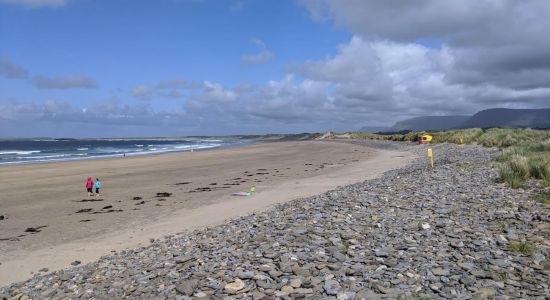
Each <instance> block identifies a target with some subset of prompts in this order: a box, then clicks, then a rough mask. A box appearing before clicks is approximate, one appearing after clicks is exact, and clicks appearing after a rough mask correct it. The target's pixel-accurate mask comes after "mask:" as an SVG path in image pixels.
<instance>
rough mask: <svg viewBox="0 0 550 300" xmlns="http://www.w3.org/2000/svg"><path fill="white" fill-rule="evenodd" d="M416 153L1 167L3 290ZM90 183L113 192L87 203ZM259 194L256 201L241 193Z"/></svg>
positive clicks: (256, 151)
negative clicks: (42, 271) (41, 271)
mask: <svg viewBox="0 0 550 300" xmlns="http://www.w3.org/2000/svg"><path fill="white" fill-rule="evenodd" d="M409 159H410V155H409V154H407V153H402V152H396V151H381V150H374V149H370V148H367V147H363V146H357V145H352V144H347V143H335V142H321V141H304V142H277V143H268V144H256V145H252V146H247V147H242V148H230V149H218V150H209V151H200V152H194V153H189V152H186V153H183V152H182V153H171V154H164V155H154V156H144V157H126V158H119V159H104V160H88V161H73V162H63V163H48V164H32V165H18V166H3V167H0V187H1V190H2V192H1V195H2V196H1V199H0V215H4V216H5V219H4V220H2V221H0V228H1V231H0V263H1V264H0V285H5V284H9V283H11V282H15V281H19V280H24V279H27V278H29V277H30V276H32V274H33V273H36V272H37V271H38V270H39V269H42V268H48V269H49V270H50V271H52V270H56V269H59V268H63V267H66V266H68V265H70V263H71V262H73V261H75V260H78V261H81V262H82V263H86V262H88V261H91V260H94V259H97V258H99V257H100V256H102V255H105V254H109V253H111V251H119V250H122V249H126V248H133V247H138V246H140V245H145V244H147V243H149V240H150V239H158V238H162V237H163V236H166V235H170V234H175V233H178V232H182V231H186V230H192V229H194V228H199V227H202V226H210V225H215V224H219V223H221V222H223V221H224V220H227V219H229V218H233V217H237V216H241V215H247V214H250V213H253V212H255V211H260V210H265V209H267V208H269V207H272V206H273V205H274V204H277V203H281V202H285V201H289V200H292V199H295V198H299V197H307V196H311V195H315V194H318V193H321V192H323V191H326V190H329V189H332V188H335V187H337V186H339V185H346V184H350V183H354V182H359V181H363V180H367V179H371V178H374V177H376V176H379V175H380V174H382V173H383V172H384V171H387V170H390V169H393V168H397V167H400V166H402V165H404V164H405V163H406V162H407V161H408V160H409ZM88 176H93V177H99V178H101V180H102V182H103V186H104V189H103V191H102V194H101V195H100V196H95V197H88V196H87V194H86V191H85V188H84V183H85V180H86V178H87V177H88ZM252 186H255V187H256V190H257V192H256V193H255V194H254V195H253V196H250V197H236V196H231V194H232V193H234V192H240V191H248V190H249V189H250V188H251V187H252Z"/></svg>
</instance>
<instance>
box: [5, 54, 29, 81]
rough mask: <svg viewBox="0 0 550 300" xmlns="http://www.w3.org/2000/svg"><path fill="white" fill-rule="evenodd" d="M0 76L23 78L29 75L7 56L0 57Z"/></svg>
mask: <svg viewBox="0 0 550 300" xmlns="http://www.w3.org/2000/svg"><path fill="white" fill-rule="evenodd" d="M0 76H4V77H6V78H10V79H25V78H27V77H28V76H29V72H28V71H27V70H26V69H25V68H23V67H21V66H20V65H17V64H15V63H13V62H12V61H11V60H10V59H9V58H8V57H0Z"/></svg>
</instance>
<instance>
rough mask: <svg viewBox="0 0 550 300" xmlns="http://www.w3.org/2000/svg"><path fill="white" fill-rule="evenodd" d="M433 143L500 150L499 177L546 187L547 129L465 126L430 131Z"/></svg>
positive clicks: (549, 178)
mask: <svg viewBox="0 0 550 300" xmlns="http://www.w3.org/2000/svg"><path fill="white" fill-rule="evenodd" d="M423 133H425V132H409V133H407V134H389V135H384V134H374V133H366V132H355V133H352V134H351V136H352V138H357V139H375V140H391V141H409V142H416V141H417V140H418V136H419V135H420V134H423ZM430 134H432V135H433V143H455V144H460V143H464V144H478V145H483V146H486V147H497V148H499V149H501V155H500V156H499V157H498V159H497V161H498V164H497V167H498V171H499V174H500V179H501V180H502V181H503V182H505V183H506V184H508V185H510V186H511V187H513V188H519V187H523V186H524V185H525V182H526V181H527V180H528V179H529V178H535V179H540V180H542V182H543V184H545V185H547V186H550V130H536V129H509V128H490V129H481V128H469V129H458V130H449V131H441V132H433V133H430Z"/></svg>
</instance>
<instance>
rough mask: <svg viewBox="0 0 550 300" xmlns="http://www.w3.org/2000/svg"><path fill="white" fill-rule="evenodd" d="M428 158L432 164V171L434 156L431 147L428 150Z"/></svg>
mask: <svg viewBox="0 0 550 300" xmlns="http://www.w3.org/2000/svg"><path fill="white" fill-rule="evenodd" d="M428 157H429V158H430V162H431V163H432V169H433V168H434V155H433V151H432V147H430V148H428Z"/></svg>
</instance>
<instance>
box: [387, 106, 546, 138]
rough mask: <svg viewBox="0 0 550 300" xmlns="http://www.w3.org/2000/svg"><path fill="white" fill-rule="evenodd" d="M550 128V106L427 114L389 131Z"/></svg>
mask: <svg viewBox="0 0 550 300" xmlns="http://www.w3.org/2000/svg"><path fill="white" fill-rule="evenodd" d="M491 127H502V128H525V127H529V128H550V108H542V109H508V108H492V109H486V110H482V111H480V112H478V113H476V114H474V115H473V116H425V117H417V118H412V119H407V120H403V121H400V122H397V123H395V125H393V126H392V127H391V129H390V130H389V131H395V132H397V131H404V130H414V131H421V130H429V131H436V130H449V129H459V128H491Z"/></svg>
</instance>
